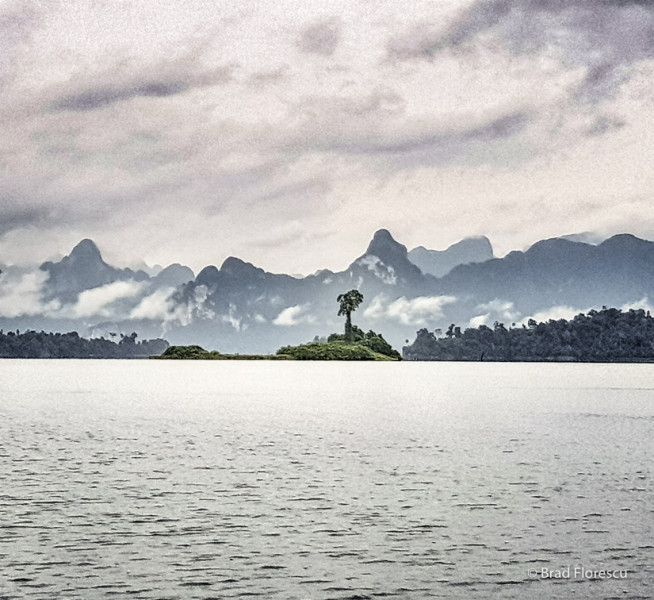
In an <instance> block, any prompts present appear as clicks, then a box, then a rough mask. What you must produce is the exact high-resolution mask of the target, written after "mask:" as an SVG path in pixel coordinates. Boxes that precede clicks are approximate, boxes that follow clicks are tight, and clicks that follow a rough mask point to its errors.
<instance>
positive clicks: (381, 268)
mask: <svg viewBox="0 0 654 600" xmlns="http://www.w3.org/2000/svg"><path fill="white" fill-rule="evenodd" d="M359 264H360V265H363V266H364V267H368V270H369V271H372V272H373V273H374V274H375V276H376V277H378V278H379V279H381V280H382V281H383V282H384V283H386V284H388V285H395V284H396V283H397V276H396V275H395V269H394V268H393V267H392V266H390V265H386V264H384V263H383V262H382V261H381V259H380V258H379V257H378V256H375V255H374V254H367V255H366V256H364V257H363V258H361V259H359Z"/></svg>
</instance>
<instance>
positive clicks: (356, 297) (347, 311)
mask: <svg viewBox="0 0 654 600" xmlns="http://www.w3.org/2000/svg"><path fill="white" fill-rule="evenodd" d="M336 301H337V302H339V303H340V305H341V307H340V308H339V310H338V316H339V317H342V316H343V315H345V339H346V341H348V342H351V341H352V312H353V311H355V310H356V309H357V308H358V307H359V304H361V303H362V302H363V294H362V293H361V292H360V291H359V290H350V291H349V292H346V293H345V294H339V295H338V298H336Z"/></svg>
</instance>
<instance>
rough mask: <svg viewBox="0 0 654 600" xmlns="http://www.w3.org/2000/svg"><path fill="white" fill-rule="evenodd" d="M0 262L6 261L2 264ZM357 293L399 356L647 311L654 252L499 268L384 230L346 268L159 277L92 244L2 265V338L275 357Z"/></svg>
mask: <svg viewBox="0 0 654 600" xmlns="http://www.w3.org/2000/svg"><path fill="white" fill-rule="evenodd" d="M0 258H1V257H0ZM353 288H356V289H358V290H359V291H361V293H362V294H363V296H364V302H363V303H362V305H361V306H360V308H359V309H358V310H357V311H356V312H355V313H354V314H353V322H354V324H356V325H358V326H359V327H361V328H362V329H363V330H366V331H367V330H369V329H373V330H375V331H379V332H381V333H383V335H384V336H385V337H386V339H388V341H389V342H391V344H393V345H394V346H395V347H397V348H399V347H401V346H402V345H403V344H404V343H405V341H406V340H407V339H409V338H413V336H414V335H415V332H416V330H417V329H420V328H428V329H430V330H434V329H438V328H440V329H442V328H445V327H447V326H448V325H449V324H450V323H455V324H457V325H459V326H461V327H463V328H465V327H467V326H470V325H479V324H490V325H492V324H493V323H494V322H495V321H499V322H503V323H506V324H509V325H510V324H512V323H520V322H526V321H527V320H528V319H529V318H534V319H536V320H547V319H548V318H550V317H551V318H563V317H564V318H570V317H572V316H574V314H576V313H578V312H582V311H587V310H589V309H591V308H601V307H602V306H614V307H618V308H627V307H631V306H633V307H644V308H648V299H649V298H650V297H652V294H653V293H654V243H652V242H649V241H646V240H642V239H639V238H636V237H634V236H632V235H629V234H621V235H616V236H614V237H612V238H610V239H608V240H605V241H604V242H602V243H600V244H598V245H594V244H590V243H585V242H581V241H574V240H572V239H566V238H553V239H549V240H543V241H540V242H537V243H536V244H534V245H533V246H531V247H530V248H529V249H528V250H526V251H524V252H522V251H515V252H511V253H510V254H508V255H506V256H504V257H502V258H495V257H494V256H493V249H492V246H491V244H490V242H489V240H488V239H487V238H484V237H477V238H467V239H465V240H462V241H461V242H459V243H457V244H454V245H452V246H450V247H449V248H448V249H447V250H443V251H436V250H429V249H427V248H424V247H422V246H421V247H418V248H415V249H413V250H411V251H408V250H407V248H406V247H405V246H404V245H402V244H401V243H399V242H397V241H396V240H395V239H394V238H393V236H392V235H391V233H390V232H389V231H387V230H385V229H382V230H379V231H377V232H376V233H375V234H374V236H373V238H372V240H371V241H370V243H369V245H368V247H367V248H366V250H365V251H364V252H363V253H362V254H361V255H360V256H359V257H358V258H356V259H355V260H354V261H353V262H352V263H351V264H350V265H349V267H348V268H347V269H345V270H344V271H340V272H332V271H329V270H322V271H318V272H317V273H315V274H313V275H309V276H307V277H302V278H299V277H294V276H290V275H285V274H276V273H269V272H266V271H264V270H263V269H261V268H259V267H256V266H255V265H252V264H251V263H248V262H245V261H243V260H241V259H239V258H236V257H229V258H227V259H226V260H225V261H224V262H223V263H222V265H221V266H220V267H219V268H218V267H216V266H213V265H210V266H207V267H205V268H204V269H202V270H201V271H200V272H199V273H198V274H197V276H196V275H195V274H194V273H193V271H192V270H191V269H190V268H188V267H185V266H183V265H180V264H173V265H170V266H168V267H166V268H165V269H163V270H161V271H159V272H158V273H156V275H153V274H152V273H151V272H150V273H149V272H146V270H141V269H137V270H132V269H121V268H117V267H114V266H111V265H109V264H107V263H106V262H105V261H104V260H103V258H102V255H101V252H100V250H99V249H98V247H97V246H96V245H95V243H94V242H93V241H91V240H82V241H81V242H80V243H79V244H78V245H77V246H75V248H73V250H72V251H71V253H70V254H69V255H68V256H66V257H64V258H63V259H62V260H60V261H58V262H46V263H43V264H42V265H41V266H40V267H39V268H38V269H33V270H26V269H19V268H16V267H3V272H2V273H0V327H3V328H5V329H26V328H27V329H36V330H40V329H43V330H45V331H71V330H76V331H78V332H80V334H82V335H85V336H90V337H99V336H104V337H115V336H117V335H119V334H120V333H123V334H128V333H130V332H133V331H135V332H137V333H138V334H139V336H141V338H143V337H165V338H166V339H167V340H168V341H169V342H170V343H171V344H199V345H201V346H203V347H205V348H206V349H216V350H220V351H223V352H242V353H247V352H273V351H275V350H276V349H277V348H278V347H280V346H282V345H288V344H297V343H302V342H306V341H310V340H312V339H314V337H316V336H318V337H323V336H326V335H328V334H329V333H331V332H336V331H341V330H342V327H343V319H342V318H341V317H338V316H337V312H338V303H337V301H336V297H337V296H338V295H339V294H341V293H343V292H346V291H348V290H350V289H353Z"/></svg>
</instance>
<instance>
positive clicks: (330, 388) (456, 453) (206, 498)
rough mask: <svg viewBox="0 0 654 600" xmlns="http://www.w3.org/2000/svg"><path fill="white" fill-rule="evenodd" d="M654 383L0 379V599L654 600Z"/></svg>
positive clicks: (593, 377) (459, 378)
mask: <svg viewBox="0 0 654 600" xmlns="http://www.w3.org/2000/svg"><path fill="white" fill-rule="evenodd" d="M653 451H654V365H645V364H640V365H624V364H621V365H599V364H594V365H589V364H517V363H504V364H490V363H442V362H434V363H408V362H401V363H309V362H307V363H304V362H265V361H261V362H256V361H253V362H236V361H224V362H221V361H216V362H201V361H197V362H194V361H185V362H173V361H147V360H146V361H137V360H134V361H120V360H107V361H101V360H96V361H93V360H88V361H80V360H1V361H0V464H1V469H0V528H1V531H0V598H2V599H14V598H15V599H21V600H22V599H24V598H30V599H31V598H43V599H52V598H66V599H71V598H80V599H85V600H89V599H95V598H116V597H121V598H122V597H125V596H129V597H132V598H157V599H176V598H179V599H187V598H188V599H191V598H198V599H208V598H220V599H223V598H246V597H261V598H275V599H280V600H281V599H283V600H290V599H302V600H304V599H311V600H313V599H316V600H322V599H331V598H333V599H342V600H344V599H350V600H354V599H359V600H362V599H368V598H406V599H414V598H416V599H420V598H491V597H492V598H516V599H525V598H534V599H539V598H594V599H596V598H651V595H652V592H651V589H652V587H653V586H654V531H653V529H654V489H653V487H652V477H653V473H652V458H653V456H654V452H653Z"/></svg>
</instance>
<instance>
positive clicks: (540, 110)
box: [0, 0, 654, 273]
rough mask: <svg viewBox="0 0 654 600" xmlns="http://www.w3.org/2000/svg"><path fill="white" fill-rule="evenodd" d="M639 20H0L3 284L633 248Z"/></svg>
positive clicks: (481, 13) (300, 8)
mask: <svg viewBox="0 0 654 600" xmlns="http://www.w3.org/2000/svg"><path fill="white" fill-rule="evenodd" d="M653 59H654V3H652V2H648V1H643V0H641V1H636V0H632V1H628V0H516V1H509V0H438V1H436V0H432V1H426V0H410V1H409V0H343V1H341V0H329V1H324V0H321V1H320V2H317V1H313V0H298V1H295V0H293V1H291V0H275V1H274V2H273V1H269V0H240V1H239V2H226V1H224V0H223V1H221V0H184V2H180V1H179V0H94V1H93V2H89V1H87V0H35V1H31V2H30V1H27V0H25V1H23V0H0V263H5V264H8V263H18V262H25V261H37V262H40V261H42V260H46V259H49V258H53V257H56V256H57V255H62V254H67V253H68V252H69V251H70V249H71V248H72V246H73V245H74V244H75V243H77V242H78V241H79V240H80V239H82V238H85V237H90V238H92V239H94V240H95V241H96V242H97V244H98V245H99V247H100V249H101V250H102V251H103V254H104V256H105V258H106V259H107V260H108V261H110V262H112V263H113V264H117V265H120V266H122V265H126V264H129V263H130V262H133V261H136V260H138V259H144V260H145V261H146V262H148V263H150V264H154V263H160V264H163V265H165V264H168V263H170V262H182V263H185V264H188V265H189V266H191V267H192V268H194V269H195V270H196V271H197V270H198V269H199V268H201V267H203V266H205V265H208V264H217V265H220V263H222V261H223V260H224V258H226V257H227V256H228V255H235V256H239V257H241V258H243V259H245V260H247V261H249V262H253V263H254V264H256V265H258V266H261V267H263V268H265V269H267V270H271V271H284V272H293V273H310V272H313V271H315V270H316V269H319V268H323V267H324V268H331V269H342V268H344V267H345V266H346V265H347V264H348V263H349V262H350V261H351V260H353V259H354V258H356V257H357V256H358V255H360V254H361V253H362V252H363V250H365V247H366V245H367V243H368V241H369V239H370V238H371V236H372V234H373V233H374V231H375V230H376V229H378V228H380V227H385V228H387V229H389V230H390V231H391V232H392V233H393V235H394V236H395V238H396V239H398V241H400V242H402V243H404V244H406V245H407V246H408V247H409V248H412V247H415V246H418V245H424V246H427V247H429V248H434V249H443V248H445V247H446V246H448V245H449V244H451V243H453V242H456V241H458V240H459V239H461V238H462V237H465V236H470V235H480V234H484V235H487V236H488V237H489V238H490V239H491V242H492V243H493V245H494V247H495V249H496V253H497V254H499V255H502V254H504V253H506V252H507V251H509V250H512V249H523V248H525V247H526V246H528V245H529V244H530V243H533V242H535V241H537V240H539V239H542V238H547V237H553V236H558V235H564V234H570V233H575V232H585V231H592V232H598V233H600V234H603V235H608V234H612V233H619V232H631V233H634V234H636V235H639V236H641V237H645V238H650V239H651V238H654V211H652V210H651V203H652V192H653V190H654V160H653V159H652V150H653V149H654V102H653V100H654V86H652V81H654V77H653V75H654V60H653Z"/></svg>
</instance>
